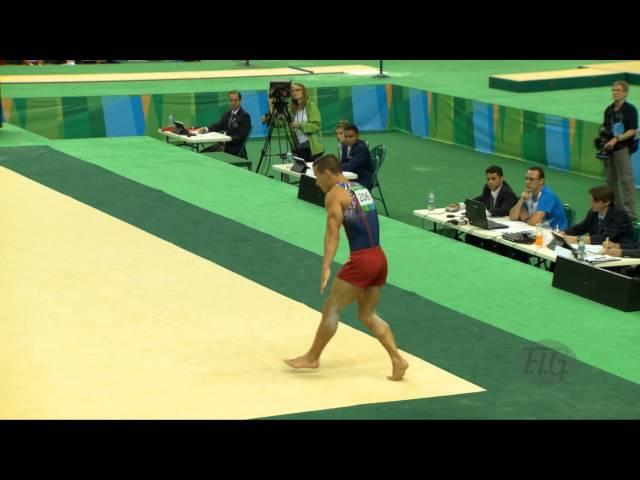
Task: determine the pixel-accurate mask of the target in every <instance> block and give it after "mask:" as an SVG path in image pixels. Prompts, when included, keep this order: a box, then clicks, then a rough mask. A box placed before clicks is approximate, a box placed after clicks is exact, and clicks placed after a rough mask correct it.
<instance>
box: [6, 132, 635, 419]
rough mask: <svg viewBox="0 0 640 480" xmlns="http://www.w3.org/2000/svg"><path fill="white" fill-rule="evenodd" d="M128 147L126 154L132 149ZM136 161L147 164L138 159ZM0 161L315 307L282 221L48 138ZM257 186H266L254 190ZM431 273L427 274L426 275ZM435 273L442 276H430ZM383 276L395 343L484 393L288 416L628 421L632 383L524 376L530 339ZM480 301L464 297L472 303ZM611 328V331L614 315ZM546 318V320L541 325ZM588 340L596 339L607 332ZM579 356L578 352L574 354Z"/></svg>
mask: <svg viewBox="0 0 640 480" xmlns="http://www.w3.org/2000/svg"><path fill="white" fill-rule="evenodd" d="M128 147H129V148H128V149H127V150H131V144H129V145H128ZM131 153H132V154H135V151H134V152H131ZM85 154H86V151H85ZM134 156H135V155H134ZM114 157H117V155H114ZM189 157H194V155H190V154H185V155H184V160H185V161H188V158H189ZM196 157H197V156H196ZM194 160H195V159H194ZM144 162H148V158H146V159H144ZM143 164H144V165H146V169H145V168H140V166H139V172H138V173H140V170H147V171H148V172H155V173H153V175H151V176H153V177H154V180H155V181H158V180H159V179H161V178H163V177H164V175H165V174H166V172H161V173H159V174H158V170H164V169H163V166H162V165H154V168H150V166H149V164H148V163H143ZM214 165H215V167H212V168H210V169H209V170H208V173H209V174H218V175H219V176H218V177H217V183H224V184H225V185H233V184H234V180H235V178H241V177H245V181H246V183H247V184H248V186H247V187H246V188H245V189H240V190H243V191H241V192H240V194H241V195H243V194H246V192H247V191H253V192H254V196H255V200H262V201H264V200H265V199H266V198H269V197H270V198H272V199H273V200H274V201H276V202H277V201H278V198H279V197H283V198H284V197H288V195H287V194H288V193H289V192H285V191H282V192H278V190H277V189H273V188H272V187H273V186H274V185H273V183H275V182H272V181H269V180H267V179H264V178H262V177H258V176H255V175H250V174H249V173H246V172H243V171H242V170H240V169H235V168H234V167H229V166H227V165H223V164H214ZM0 166H3V167H6V168H10V169H12V170H14V171H16V172H19V173H21V174H22V175H25V176H27V177H29V178H32V179H34V180H36V181H38V182H40V183H43V184H44V185H46V186H48V187H50V188H54V189H56V190H58V191H60V192H62V193H64V194H66V195H70V196H71V197H73V198H76V199H77V200H80V201H82V202H84V203H86V204H88V205H91V206H93V207H94V208H97V209H99V210H101V211H104V212H106V213H108V214H110V215H112V216H114V217H116V218H119V219H122V220H124V221H126V222H128V223H130V224H132V225H134V226H136V227H138V228H141V229H143V230H145V231H148V232H150V233H152V234H154V235H156V236H158V237H160V238H163V239H165V240H168V241H170V242H172V243H174V244H176V245H178V246H180V247H181V248H184V249H186V250H189V251H191V252H193V253H195V254H197V255H200V256H202V257H204V258H207V259H209V260H211V261H214V262H215V263H217V264H219V265H221V266H223V267H225V268H229V269H230V270H232V271H234V272H237V273H239V274H241V275H243V276H245V277H246V278H249V279H251V280H253V281H256V282H258V283H260V284H262V285H265V286H267V287H269V288H271V289H273V290H275V291H277V292H280V293H283V294H285V295H287V296H288V297H290V298H292V299H295V300H298V301H301V302H303V303H305V304H307V305H310V306H312V307H313V308H316V309H318V308H319V307H320V305H321V303H322V298H321V297H319V295H318V293H317V279H316V276H315V275H310V274H309V272H311V271H314V270H317V268H318V265H319V263H320V256H319V254H318V253H315V254H314V253H312V252H310V251H309V250H307V249H303V248H300V246H296V245H295V244H294V242H287V241H284V240H283V239H282V238H281V236H286V235H287V234H289V233H290V232H291V231H292V230H293V229H292V228H290V229H289V230H287V231H284V232H279V233H280V236H275V235H269V234H265V233H264V232H261V231H259V230H256V229H254V228H251V227H249V226H246V225H242V224H241V223H239V222H237V221H234V220H231V219H229V218H226V217H225V216H224V215H220V214H219V213H214V212H212V211H208V210H205V209H203V208H200V207H198V206H196V205H193V204H192V203H188V202H185V201H183V200H181V199H179V198H175V197H174V196H172V195H170V194H169V193H168V192H163V191H162V190H161V189H158V188H157V186H156V187H154V186H151V185H144V184H142V183H138V182H136V181H132V180H130V179H127V178H125V177H123V176H120V175H117V174H114V173H112V172H110V171H108V170H105V169H103V168H101V167H98V166H95V165H92V164H91V163H87V162H84V161H81V160H79V159H76V158H73V157H70V156H68V155H65V154H62V153H60V152H56V151H55V150H52V149H50V148H48V147H28V148H11V149H9V148H7V149H0ZM182 170H183V168H182V166H181V165H179V166H178V167H177V168H176V165H175V164H174V168H173V174H174V177H176V178H183V179H184V180H190V181H191V182H194V181H196V183H197V179H196V178H194V177H192V176H190V175H188V174H185V173H184V172H182V173H180V172H181V171H182ZM200 173H201V174H204V173H205V171H204V170H202V171H201V172H200ZM178 183H180V182H179V181H178ZM261 184H263V185H265V187H263V188H261V187H260V185H261ZM194 187H195V188H196V189H197V190H199V191H200V190H201V188H200V187H202V185H194ZM225 197H231V198H227V200H228V201H229V202H230V203H232V202H233V200H234V199H236V198H235V197H236V195H233V194H229V192H228V191H224V192H220V191H218V192H217V193H216V192H211V196H210V199H212V200H213V199H215V200H218V201H221V200H224V199H225ZM227 208H228V205H223V206H221V209H222V210H226V209H227ZM235 208H236V211H237V212H238V211H239V210H242V206H241V205H239V204H236V207H235ZM300 212H304V217H302V216H299V215H298V214H299V213H300ZM239 213H240V212H239ZM286 213H287V216H288V217H289V218H290V220H291V221H298V222H302V223H301V224H299V225H298V227H303V228H299V229H298V230H297V231H298V234H299V235H298V236H296V237H292V238H291V240H296V241H297V242H301V243H309V240H310V239H309V235H311V233H310V232H309V231H308V230H309V228H311V227H312V226H313V225H315V224H316V223H322V222H321V220H322V217H323V214H322V210H321V209H319V208H316V207H313V206H309V207H308V208H307V206H306V205H304V204H302V203H296V204H295V205H294V206H292V208H291V209H290V211H287V212H286ZM315 213H317V214H318V215H314V214H315ZM314 217H318V218H314ZM319 220H320V221H319ZM383 220H384V219H383ZM382 228H383V232H384V231H392V232H393V231H394V230H397V229H398V228H399V229H401V230H403V229H408V228H410V227H406V226H403V225H402V224H399V223H397V222H384V221H383V224H382ZM303 232H304V233H303ZM420 234H421V236H424V237H426V239H427V240H428V241H427V242H425V243H427V244H429V243H430V244H431V245H429V246H431V247H435V246H438V245H439V244H441V245H442V246H443V254H445V255H446V254H447V253H451V251H454V250H456V249H459V248H464V250H466V253H467V255H465V257H467V264H468V265H473V264H474V263H476V264H477V263H478V262H477V259H476V260H474V258H473V257H474V256H475V255H474V253H475V251H474V249H472V248H470V247H469V248H467V247H466V246H464V245H460V244H458V243H457V242H451V241H450V240H447V239H443V238H440V237H439V236H436V235H430V234H428V233H426V232H420ZM314 236H315V234H314ZM405 240H410V239H409V238H405ZM387 243H390V244H391V247H390V248H389V250H391V251H393V250H395V248H394V246H393V243H394V242H393V241H390V242H385V245H386V244H387ZM451 249H453V250H451ZM447 250H449V252H447ZM478 253H481V252H478ZM425 256H426V255H425ZM480 256H482V255H480ZM413 257H414V259H419V258H420V257H421V255H420V254H418V253H416V254H415V255H413ZM273 258H277V259H278V268H274V263H273ZM391 258H392V256H391V255H390V260H391ZM397 263H399V264H402V263H403V262H401V261H400V262H397V261H393V260H391V265H392V268H394V265H396V264H397ZM494 263H495V264H496V265H498V264H501V263H503V262H501V261H500V259H499V258H493V259H489V261H487V259H486V258H485V260H484V262H483V264H484V266H485V267H488V268H489V273H490V269H491V268H492V264H494ZM336 267H337V265H334V268H336ZM520 267H521V268H520ZM419 268H420V267H419V266H418V269H419ZM499 268H500V270H501V271H502V272H504V273H505V275H506V277H508V276H509V273H510V272H509V271H510V270H512V271H517V272H518V273H519V274H520V275H521V276H522V277H524V278H526V277H528V276H530V275H533V276H532V277H530V278H529V280H530V281H532V280H533V281H534V280H535V277H536V276H537V274H534V272H538V270H536V269H532V268H529V267H526V266H519V265H516V264H515V262H507V263H505V264H504V265H501V266H500V267H499ZM403 273H404V274H406V273H407V272H406V271H405V272H403ZM310 277H311V278H312V279H313V280H311V279H310ZM434 277H435V276H434ZM434 277H432V280H436V279H435V278H434ZM470 279H471V278H470ZM439 280H440V281H443V280H445V279H444V278H442V277H440V278H439ZM390 283H391V284H390V285H388V286H387V287H385V290H384V301H383V304H382V305H381V308H380V313H381V315H383V316H384V317H386V318H387V319H388V320H389V321H390V322H391V324H392V325H393V327H394V331H395V333H396V337H397V339H398V344H399V346H400V347H401V348H403V349H404V350H407V351H409V352H410V353H412V354H414V355H418V356H420V357H421V358H424V359H426V360H428V361H430V362H432V363H434V364H436V365H438V366H439V367H441V368H444V369H446V370H448V371H451V372H452V373H454V374H456V375H459V376H461V377H463V378H466V379H468V380H470V381H472V382H474V383H477V384H479V385H481V386H483V387H484V388H486V389H487V390H488V391H487V392H486V393H480V394H473V395H461V396H453V397H444V398H436V399H427V400H415V401H407V402H392V403H386V404H376V405H366V406H356V407H351V408H345V409H335V410H327V411H321V412H309V413H303V414H297V415H292V416H288V417H287V418H291V417H293V418H638V415H639V414H640V406H639V405H638V403H637V402H636V401H635V399H636V398H637V396H638V389H639V388H640V387H639V386H638V385H636V384H635V383H633V382H629V381H625V380H623V379H621V378H619V377H617V376H615V375H611V374H607V373H605V372H603V371H602V370H599V369H598V368H594V367H592V366H589V365H587V364H585V363H583V362H581V361H575V360H572V359H571V358H569V357H559V358H560V360H561V362H566V363H565V364H563V366H564V367H566V368H563V369H562V377H560V376H557V375H556V376H547V375H546V374H545V375H535V374H531V373H526V370H525V368H524V363H523V352H526V351H527V349H530V348H537V347H539V345H536V344H532V343H531V342H528V341H526V340H524V339H522V338H520V337H518V336H517V335H513V334H510V333H507V332H505V331H503V330H501V329H499V328H495V327H494V326H492V325H489V324H488V323H487V322H482V321H478V319H476V318H474V317H473V316H469V315H464V314H461V313H459V312H456V311H455V310H452V309H450V308H447V307H446V306H443V305H438V304H436V303H434V302H433V301H431V300H429V299H428V298H426V297H425V296H421V295H417V294H415V293H413V292H411V291H410V290H407V289H404V288H402V287H401V286H399V285H398V284H397V282H396V281H391V282H390ZM529 284H530V285H532V284H533V283H529ZM538 297H540V295H539V294H538ZM480 300H481V298H480V297H478V296H475V302H476V303H478V302H479V301H480ZM570 300H571V303H573V304H576V305H577V304H578V303H580V300H579V299H578V300H576V299H575V298H571V299H570ZM498 308H499V305H498ZM611 317H612V318H613V315H612V316H611ZM627 318H628V319H630V318H629V317H627ZM636 318H637V317H636ZM345 320H346V321H347V322H348V323H349V324H351V325H352V326H354V327H356V328H362V327H361V326H360V325H359V323H357V322H354V318H353V311H350V312H347V314H346V315H345ZM538 320H539V321H540V323H544V322H545V321H547V320H548V319H547V318H546V317H540V318H539V319H538ZM567 322H569V320H567ZM613 322H615V320H614V321H613ZM610 326H611V327H612V328H616V325H614V323H610ZM546 327H547V328H548V327H549V324H548V323H547V324H546ZM585 328H586V329H588V328H589V327H588V326H585ZM550 333H551V332H550ZM551 334H552V333H551ZM547 338H549V337H547ZM598 340H599V341H602V342H606V339H602V338H601V339H598ZM372 341H374V340H373V339H372ZM572 348H573V347H572ZM622 350H624V347H623V348H619V349H618V356H621V353H622ZM577 353H578V352H577ZM627 353H628V352H627ZM581 357H583V356H582V355H581V354H580V353H578V358H581ZM556 366H557V365H556Z"/></svg>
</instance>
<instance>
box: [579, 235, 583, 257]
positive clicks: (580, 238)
mask: <svg viewBox="0 0 640 480" xmlns="http://www.w3.org/2000/svg"><path fill="white" fill-rule="evenodd" d="M578 260H580V261H581V262H584V238H583V237H582V235H580V236H579V237H578Z"/></svg>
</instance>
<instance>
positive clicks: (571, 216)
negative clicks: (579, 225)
mask: <svg viewBox="0 0 640 480" xmlns="http://www.w3.org/2000/svg"><path fill="white" fill-rule="evenodd" d="M562 207H563V208H564V214H565V216H566V217H567V227H570V226H571V225H573V221H574V220H575V218H576V210H575V209H574V208H573V207H572V206H571V205H569V204H568V203H565V204H563V205H562Z"/></svg>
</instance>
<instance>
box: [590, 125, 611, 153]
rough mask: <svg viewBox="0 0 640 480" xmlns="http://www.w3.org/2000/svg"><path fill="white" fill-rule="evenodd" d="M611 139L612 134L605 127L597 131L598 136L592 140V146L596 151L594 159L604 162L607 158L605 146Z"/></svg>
mask: <svg viewBox="0 0 640 480" xmlns="http://www.w3.org/2000/svg"><path fill="white" fill-rule="evenodd" d="M612 138H613V132H612V131H611V129H610V128H607V126H606V125H602V126H600V130H598V136H597V137H596V138H594V139H593V144H594V145H595V147H596V149H597V150H598V151H597V153H596V158H597V159H598V160H606V159H607V158H609V151H608V150H606V149H605V147H604V146H605V145H606V144H607V142H608V141H609V140H611V139H612Z"/></svg>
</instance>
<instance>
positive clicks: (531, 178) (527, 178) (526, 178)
mask: <svg viewBox="0 0 640 480" xmlns="http://www.w3.org/2000/svg"><path fill="white" fill-rule="evenodd" d="M524 179H525V180H540V179H539V178H533V177H524Z"/></svg>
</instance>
